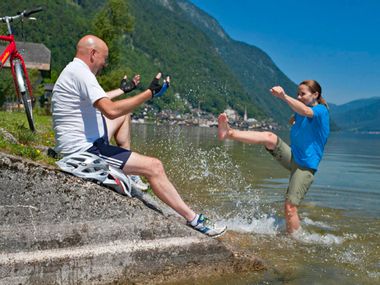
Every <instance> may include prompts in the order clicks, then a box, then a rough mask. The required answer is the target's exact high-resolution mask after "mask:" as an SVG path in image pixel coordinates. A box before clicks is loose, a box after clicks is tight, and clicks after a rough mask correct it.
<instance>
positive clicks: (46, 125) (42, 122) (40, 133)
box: [0, 111, 55, 164]
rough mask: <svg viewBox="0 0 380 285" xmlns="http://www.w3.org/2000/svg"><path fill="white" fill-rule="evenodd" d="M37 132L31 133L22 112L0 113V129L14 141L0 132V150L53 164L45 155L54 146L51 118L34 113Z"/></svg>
mask: <svg viewBox="0 0 380 285" xmlns="http://www.w3.org/2000/svg"><path fill="white" fill-rule="evenodd" d="M34 120H35V124H36V128H37V131H36V132H35V133H33V132H31V131H30V130H29V127H28V122H27V120H26V116H25V113H24V111H13V112H5V111H0V128H2V129H3V130H5V132H8V133H9V134H11V135H12V136H13V137H14V138H15V139H16V141H13V140H12V139H9V138H7V137H6V135H4V133H5V132H4V131H2V132H0V150H1V151H3V152H6V153H9V154H14V155H19V156H22V157H25V158H28V159H32V160H35V161H39V162H44V163H48V164H54V161H55V160H54V159H52V158H50V157H48V156H47V154H46V150H47V148H49V147H53V146H54V133H53V130H52V120H51V116H46V115H38V114H36V113H34Z"/></svg>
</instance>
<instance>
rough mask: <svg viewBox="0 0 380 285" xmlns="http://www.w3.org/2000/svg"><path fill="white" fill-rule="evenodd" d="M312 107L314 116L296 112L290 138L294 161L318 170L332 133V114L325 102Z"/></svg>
mask: <svg viewBox="0 0 380 285" xmlns="http://www.w3.org/2000/svg"><path fill="white" fill-rule="evenodd" d="M311 108H312V109H313V113H314V115H313V117H312V118H309V117H305V116H301V115H299V114H297V113H295V123H294V125H293V127H292V129H291V132H290V138H291V149H292V154H293V159H294V161H295V162H296V163H297V164H298V165H299V166H301V167H306V168H311V169H313V170H315V171H316V170H317V169H318V165H319V162H320V161H321V159H322V155H323V150H324V147H325V144H326V142H327V138H328V136H329V134H330V116H329V111H328V110H327V108H326V106H325V105H323V104H318V105H316V106H314V107H311Z"/></svg>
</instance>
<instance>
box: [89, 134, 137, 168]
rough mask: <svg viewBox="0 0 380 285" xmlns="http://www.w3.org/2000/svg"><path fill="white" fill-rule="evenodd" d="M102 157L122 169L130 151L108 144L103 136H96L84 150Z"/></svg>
mask: <svg viewBox="0 0 380 285" xmlns="http://www.w3.org/2000/svg"><path fill="white" fill-rule="evenodd" d="M86 151H87V152H90V153H92V154H95V155H97V156H99V157H101V158H103V159H104V160H105V161H106V162H107V163H108V164H109V165H112V166H114V167H116V168H120V169H123V167H124V165H125V164H126V163H127V161H128V159H129V157H130V156H131V153H132V152H131V151H130V150H128V149H125V148H122V147H118V146H114V145H110V144H109V143H108V140H106V139H105V138H103V137H102V138H98V139H97V140H96V141H94V143H93V145H92V147H90V148H89V149H87V150H86Z"/></svg>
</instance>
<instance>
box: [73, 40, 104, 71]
mask: <svg viewBox="0 0 380 285" xmlns="http://www.w3.org/2000/svg"><path fill="white" fill-rule="evenodd" d="M75 57H77V58H79V59H81V60H83V61H84V62H85V63H86V64H87V65H88V66H89V68H90V69H91V71H92V72H93V73H94V74H97V73H99V72H100V70H101V69H102V68H103V67H104V66H105V65H106V60H107V58H108V47H107V44H106V43H105V42H104V41H103V40H102V39H100V38H98V37H97V36H94V35H86V36H84V37H83V38H81V39H80V40H79V41H78V44H77V52H76V55H75Z"/></svg>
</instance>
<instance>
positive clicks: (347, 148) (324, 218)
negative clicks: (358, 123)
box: [132, 124, 380, 284]
mask: <svg viewBox="0 0 380 285" xmlns="http://www.w3.org/2000/svg"><path fill="white" fill-rule="evenodd" d="M216 135H217V129H214V128H195V127H178V126H153V125H136V124H135V125H133V139H132V142H133V144H132V149H133V150H135V151H138V152H140V153H143V154H146V155H151V156H155V157H158V158H160V159H161V160H162V161H163V163H164V165H165V168H166V171H167V173H168V176H169V178H170V179H171V180H172V182H173V183H174V184H175V185H176V187H177V189H178V190H179V192H180V193H181V195H182V197H183V198H184V200H185V201H186V202H188V203H189V204H190V205H191V206H192V207H193V208H194V209H195V210H197V211H202V212H204V213H206V214H207V215H208V216H209V217H210V218H212V220H215V221H217V223H219V224H225V225H227V226H228V228H229V231H228V233H227V234H225V235H224V236H223V237H222V240H223V241H224V242H226V243H228V244H229V245H230V246H232V247H235V248H238V249H240V250H244V251H245V252H248V253H251V254H253V255H256V256H258V257H261V258H262V259H264V261H265V263H266V265H267V267H268V270H266V271H263V272H252V273H248V274H244V275H239V276H228V277H225V276H224V277H223V278H222V279H220V280H219V279H215V278H213V279H203V280H202V281H201V280H197V281H189V282H188V283H186V284H380V219H379V215H380V206H379V205H380V135H369V134H351V133H333V134H332V135H331V136H330V138H329V141H328V143H327V145H326V150H325V155H324V158H323V160H322V162H321V164H320V167H319V170H318V172H317V174H316V177H315V181H314V184H313V185H312V187H311V189H310V190H309V192H308V193H307V195H306V198H305V200H304V202H303V203H302V205H301V207H300V209H299V214H300V217H301V219H302V228H303V231H302V232H301V233H299V235H298V236H296V237H289V236H287V235H285V222H284V216H283V203H284V192H285V190H286V188H287V181H288V175H289V174H288V172H287V170H285V169H284V168H282V167H281V166H280V165H279V164H278V163H277V162H276V161H274V160H273V158H272V157H271V156H270V155H269V154H268V153H267V152H266V151H265V150H264V148H263V147H261V146H254V145H246V144H242V143H238V142H232V141H224V142H220V141H218V139H217V136H216ZM279 135H280V136H281V137H282V138H283V139H284V140H285V141H288V140H289V139H288V137H289V134H288V133H279ZM181 284H184V283H181Z"/></svg>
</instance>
